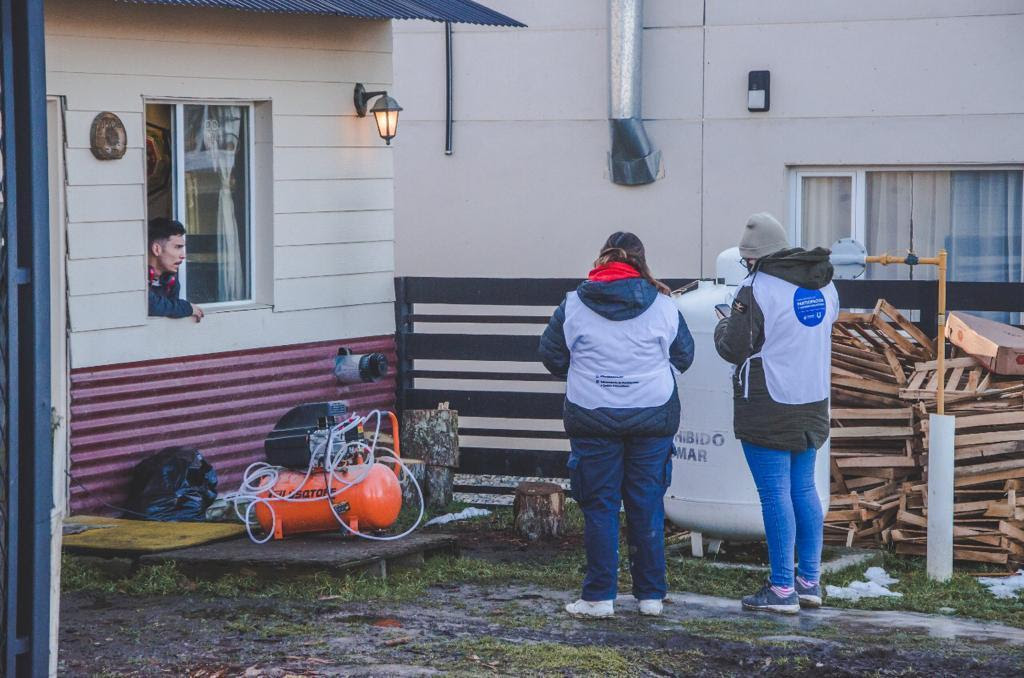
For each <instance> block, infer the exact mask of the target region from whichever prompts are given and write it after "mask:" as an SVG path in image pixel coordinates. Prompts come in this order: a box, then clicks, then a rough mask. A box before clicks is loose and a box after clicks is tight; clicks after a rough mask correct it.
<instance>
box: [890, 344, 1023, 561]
mask: <svg viewBox="0 0 1024 678" xmlns="http://www.w3.org/2000/svg"><path fill="white" fill-rule="evenodd" d="M949 363H950V365H949V366H948V367H947V373H946V378H947V383H946V396H945V397H946V399H947V403H948V404H947V408H946V411H947V412H948V413H950V414H955V415H956V433H955V438H954V449H955V452H954V465H955V473H954V480H953V487H954V507H953V555H954V558H955V559H957V560H961V561H973V562H983V563H995V564H1000V565H1007V566H1010V567H1019V566H1021V565H1024V380H1022V379H1021V378H1020V377H1000V376H998V375H994V374H991V373H990V372H988V370H986V369H984V368H983V367H981V366H979V365H978V364H977V363H976V362H975V361H974V359H973V358H954V359H952V360H950V361H949ZM934 372H935V366H934V364H929V363H924V364H921V365H918V371H917V373H915V374H914V375H913V376H912V377H911V381H910V385H909V386H908V392H907V393H906V397H907V398H908V399H909V398H919V399H920V400H919V402H918V403H917V404H916V405H915V412H916V413H917V421H918V423H917V429H918V433H919V435H920V438H921V446H922V449H923V450H925V451H927V449H928V433H929V430H928V428H929V426H928V416H927V415H928V413H929V412H931V411H934V403H935V389H936V388H937V381H938V379H937V377H935V376H934ZM921 374H925V376H924V377H923V378H919V375H921ZM915 382H916V383H915ZM914 386H916V387H918V388H916V389H915V388H913V387H914ZM922 388H923V390H922ZM921 463H922V466H923V468H924V476H923V478H924V480H927V465H928V456H927V454H923V455H922V456H921ZM927 489H928V486H927V484H925V483H924V482H921V483H917V484H913V485H911V486H909V487H908V488H907V489H906V491H905V497H904V500H903V503H902V504H901V506H900V510H899V513H898V515H897V529H895V530H893V531H892V533H891V538H892V541H893V542H894V543H895V545H896V551H897V553H909V554H924V553H925V551H926V527H927V523H928V518H927V515H928V512H927Z"/></svg>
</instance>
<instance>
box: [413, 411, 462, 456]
mask: <svg viewBox="0 0 1024 678" xmlns="http://www.w3.org/2000/svg"><path fill="white" fill-rule="evenodd" d="M401 434H402V435H401V442H402V456H403V457H408V458H409V459H422V460H423V461H424V462H425V463H426V464H427V466H446V467H448V468H458V466H459V413H458V412H457V411H456V410H406V411H405V412H403V413H402V429H401Z"/></svg>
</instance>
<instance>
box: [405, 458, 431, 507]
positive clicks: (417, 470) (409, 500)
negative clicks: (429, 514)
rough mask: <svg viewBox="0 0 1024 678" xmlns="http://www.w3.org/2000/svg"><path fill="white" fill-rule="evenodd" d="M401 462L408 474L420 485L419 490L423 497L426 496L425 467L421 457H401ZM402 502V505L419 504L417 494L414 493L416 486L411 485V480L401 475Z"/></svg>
mask: <svg viewBox="0 0 1024 678" xmlns="http://www.w3.org/2000/svg"><path fill="white" fill-rule="evenodd" d="M402 463H403V464H404V465H405V468H406V469H407V470H408V471H409V476H412V478H414V479H415V480H416V483H417V484H418V485H419V487H420V492H422V493H423V499H424V500H426V498H427V486H426V483H427V467H426V464H424V463H423V461H422V460H421V459H403V460H402ZM401 481H402V504H403V505H404V506H419V501H420V500H419V496H418V495H417V493H416V486H415V485H413V483H412V480H411V479H410V478H409V477H408V476H406V475H405V474H403V475H402V478H401Z"/></svg>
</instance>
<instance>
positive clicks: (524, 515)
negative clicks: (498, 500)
mask: <svg viewBox="0 0 1024 678" xmlns="http://www.w3.org/2000/svg"><path fill="white" fill-rule="evenodd" d="M564 511H565V492H564V491H563V490H562V488H561V487H560V486H558V485H556V484H554V483H531V482H525V483H519V487H517V488H516V498H515V501H514V502H513V503H512V515H513V520H514V525H515V530H516V533H517V534H519V535H520V536H522V537H525V538H526V540H527V541H537V540H538V539H544V538H547V537H559V536H561V534H562V516H563V513H564Z"/></svg>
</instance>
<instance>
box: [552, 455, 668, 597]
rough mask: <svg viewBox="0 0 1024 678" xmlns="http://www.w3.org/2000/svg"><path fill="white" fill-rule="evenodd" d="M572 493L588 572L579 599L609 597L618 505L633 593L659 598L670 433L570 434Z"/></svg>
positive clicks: (614, 576) (613, 585) (615, 565)
mask: <svg viewBox="0 0 1024 678" xmlns="http://www.w3.org/2000/svg"><path fill="white" fill-rule="evenodd" d="M569 442H570V444H571V446H572V453H571V454H570V455H569V477H570V479H571V482H572V497H573V499H575V500H576V501H577V502H578V503H579V505H580V508H581V509H582V510H583V518H584V529H583V543H584V546H585V548H586V552H587V574H586V576H585V577H584V579H583V596H582V597H583V600H589V601H596V600H613V599H614V598H615V596H616V591H617V584H618V574H619V507H620V506H621V505H622V504H623V502H624V503H625V505H626V534H627V541H628V543H629V571H630V574H632V576H633V595H634V596H636V597H637V598H638V599H640V600H661V599H662V598H664V597H665V594H666V592H667V590H668V587H667V585H666V583H665V490H666V489H667V488H668V485H669V482H670V481H671V479H672V437H671V436H668V437H658V438H639V437H622V438H571V439H570V441H569Z"/></svg>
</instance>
